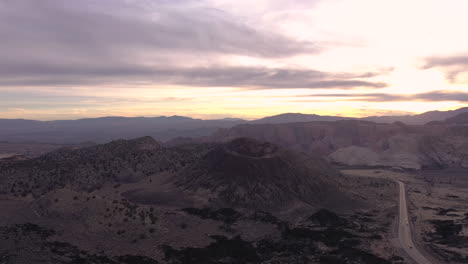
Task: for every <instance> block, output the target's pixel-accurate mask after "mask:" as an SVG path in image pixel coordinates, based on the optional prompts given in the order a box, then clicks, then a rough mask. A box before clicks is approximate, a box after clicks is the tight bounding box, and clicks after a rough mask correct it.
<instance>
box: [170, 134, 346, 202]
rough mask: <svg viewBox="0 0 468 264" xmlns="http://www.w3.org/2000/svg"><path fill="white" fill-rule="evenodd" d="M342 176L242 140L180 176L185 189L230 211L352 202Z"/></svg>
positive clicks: (293, 155)
mask: <svg viewBox="0 0 468 264" xmlns="http://www.w3.org/2000/svg"><path fill="white" fill-rule="evenodd" d="M338 180H339V173H338V172H336V171H334V170H333V169H332V168H331V167H330V166H329V165H328V164H327V163H325V162H324V161H322V160H320V159H316V158H311V157H307V156H303V155H299V154H296V153H293V152H291V151H287V150H285V149H283V148H281V147H278V146H276V145H274V144H271V143H266V142H260V141H257V140H253V139H249V138H237V139H234V140H232V141H230V142H227V143H225V144H221V145H220V146H218V147H216V148H214V149H213V150H212V151H210V152H209V153H207V154H206V155H205V156H204V157H203V158H202V159H200V160H199V161H197V162H195V163H194V164H193V165H191V166H188V167H186V168H185V169H183V170H181V171H180V172H179V173H178V176H177V177H176V179H175V184H176V185H177V186H179V187H180V188H183V189H186V190H192V191H198V192H208V193H210V194H212V195H211V197H210V198H211V199H212V200H216V201H218V202H220V203H221V204H223V203H224V205H229V206H247V207H256V208H270V207H272V206H275V207H280V206H284V205H287V204H291V203H294V202H297V201H300V202H303V203H306V204H310V205H313V206H315V207H317V206H326V205H329V204H330V203H332V201H333V202H335V203H339V201H342V200H344V199H348V202H349V203H348V204H349V205H350V204H351V200H350V199H349V198H350V197H347V196H346V194H345V191H343V190H341V189H340V188H339V182H338Z"/></svg>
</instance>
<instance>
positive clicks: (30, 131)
mask: <svg viewBox="0 0 468 264" xmlns="http://www.w3.org/2000/svg"><path fill="white" fill-rule="evenodd" d="M466 112H468V108H461V109H458V110H454V111H431V112H426V113H423V114H419V115H406V116H372V117H366V118H361V119H360V120H365V121H372V122H376V123H394V122H403V123H405V124H408V125H422V124H426V123H429V122H434V121H443V120H445V119H449V118H452V117H455V116H457V115H458V114H460V113H466ZM351 119H354V120H356V119H357V118H350V117H341V116H320V115H314V114H300V113H285V114H280V115H275V116H270V117H265V118H261V119H258V120H252V121H247V120H243V119H238V118H226V119H214V120H203V119H194V118H190V117H184V116H169V117H166V116H161V117H101V118H87V119H79V120H57V121H35V120H25V119H0V141H8V142H41V143H54V144H79V143H82V142H85V141H92V142H95V143H106V142H109V141H112V140H116V139H131V138H136V137H142V136H151V137H153V138H155V139H157V140H160V141H168V140H170V139H173V138H178V137H202V136H208V135H211V134H213V133H215V132H216V131H218V130H219V129H222V128H231V127H234V126H237V125H240V124H285V123H304V122H315V121H327V122H332V121H338V120H351Z"/></svg>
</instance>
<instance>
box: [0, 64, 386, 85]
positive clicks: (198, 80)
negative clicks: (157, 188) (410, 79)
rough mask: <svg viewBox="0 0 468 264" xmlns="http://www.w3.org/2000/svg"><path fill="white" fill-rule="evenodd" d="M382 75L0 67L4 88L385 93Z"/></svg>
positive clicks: (217, 68) (125, 67)
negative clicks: (130, 86)
mask: <svg viewBox="0 0 468 264" xmlns="http://www.w3.org/2000/svg"><path fill="white" fill-rule="evenodd" d="M378 74H379V73H362V74H360V73H357V74H352V73H327V72H322V71H318V70H312V69H294V68H267V67H234V66H233V67H229V66H219V65H215V66H211V67H171V66H168V67H158V66H144V65H131V64H129V65H115V66H114V65H79V64H73V65H67V64H63V65H62V64H56V65H54V64H32V63H29V64H9V65H8V66H7V65H2V64H0V77H1V78H0V86H64V85H83V84H88V85H91V84H102V83H107V84H109V83H111V84H112V83H113V84H121V83H149V84H160V85H161V84H172V85H183V86H196V87H242V88H249V89H280V88H293V89H294V88H311V89H314V88H342V89H349V88H356V87H366V88H382V87H385V86H386V84H385V83H380V82H372V81H367V80H366V79H367V78H369V77H370V78H372V77H375V76H377V75H378Z"/></svg>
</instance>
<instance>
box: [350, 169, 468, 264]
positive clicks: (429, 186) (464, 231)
mask: <svg viewBox="0 0 468 264" xmlns="http://www.w3.org/2000/svg"><path fill="white" fill-rule="evenodd" d="M343 172H344V173H345V174H346V175H350V176H359V177H363V176H365V177H375V178H385V179H394V180H399V181H402V182H404V183H405V184H406V186H407V187H406V190H407V200H408V207H409V216H410V224H411V226H412V230H413V232H414V234H413V239H414V242H415V244H416V246H417V247H418V248H419V249H421V250H422V251H423V253H424V254H425V255H426V256H427V257H428V258H429V259H430V261H431V262H432V263H468V188H467V187H468V170H449V169H447V170H433V171H422V172H417V173H399V172H393V171H384V170H345V171H343ZM428 253H430V255H429V254H428Z"/></svg>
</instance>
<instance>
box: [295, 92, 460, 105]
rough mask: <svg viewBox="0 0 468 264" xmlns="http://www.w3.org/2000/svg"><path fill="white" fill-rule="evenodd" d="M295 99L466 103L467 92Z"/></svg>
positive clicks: (323, 95)
mask: <svg viewBox="0 0 468 264" xmlns="http://www.w3.org/2000/svg"><path fill="white" fill-rule="evenodd" d="M297 97H330V98H341V100H345V101H366V102H393V101H397V102H398V101H424V102H446V101H452V102H460V103H468V92H467V93H465V92H448V91H433V92H427V93H418V94H410V95H401V94H400V95H399V94H387V93H354V94H351V93H349V94H348V93H336V94H314V95H300V96H297Z"/></svg>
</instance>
